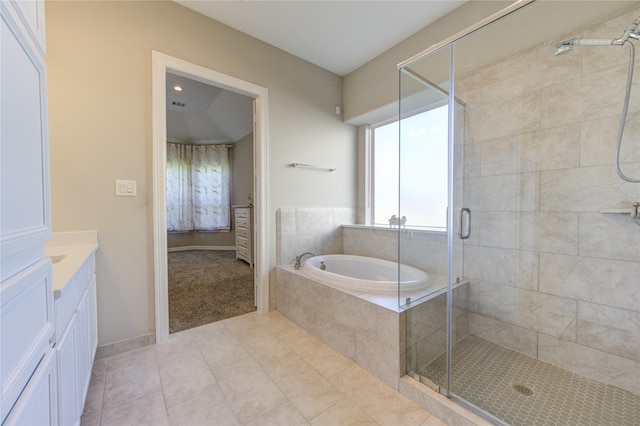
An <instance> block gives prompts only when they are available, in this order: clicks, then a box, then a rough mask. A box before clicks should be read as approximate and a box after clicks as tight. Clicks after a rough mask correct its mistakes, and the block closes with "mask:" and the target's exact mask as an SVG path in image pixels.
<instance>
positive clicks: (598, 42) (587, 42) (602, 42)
mask: <svg viewBox="0 0 640 426" xmlns="http://www.w3.org/2000/svg"><path fill="white" fill-rule="evenodd" d="M615 44H616V43H615V40H611V39H607V38H572V39H571V40H565V41H563V42H560V43H558V44H556V47H555V51H554V53H553V54H554V55H555V56H558V55H562V54H563V53H567V52H570V51H572V50H573V46H613V45H615Z"/></svg>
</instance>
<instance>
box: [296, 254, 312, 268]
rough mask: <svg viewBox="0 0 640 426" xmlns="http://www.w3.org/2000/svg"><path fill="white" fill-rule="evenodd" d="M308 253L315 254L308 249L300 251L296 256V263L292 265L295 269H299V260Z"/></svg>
mask: <svg viewBox="0 0 640 426" xmlns="http://www.w3.org/2000/svg"><path fill="white" fill-rule="evenodd" d="M308 254H309V255H311V256H315V254H313V253H311V252H310V251H306V252H304V253H302V254H301V255H300V256H296V263H295V265H293V267H294V268H296V269H300V262H301V261H302V258H303V257H304V256H306V255H308Z"/></svg>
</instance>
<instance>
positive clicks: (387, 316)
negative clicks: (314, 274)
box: [275, 266, 406, 390]
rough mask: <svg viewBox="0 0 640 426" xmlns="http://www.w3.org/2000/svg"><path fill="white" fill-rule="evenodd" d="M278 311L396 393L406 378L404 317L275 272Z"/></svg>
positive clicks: (295, 273) (289, 271)
mask: <svg viewBox="0 0 640 426" xmlns="http://www.w3.org/2000/svg"><path fill="white" fill-rule="evenodd" d="M275 273H276V282H277V298H278V311H279V312H280V313H281V314H283V315H284V316H286V317H287V318H289V319H290V320H292V321H293V322H295V323H296V324H298V325H299V326H300V327H302V328H304V329H305V330H307V331H309V332H310V333H312V334H313V335H315V336H317V337H318V338H320V339H321V340H322V341H324V342H325V343H327V344H328V345H330V346H332V347H333V348H334V349H336V350H337V351H338V352H340V353H342V354H343V355H345V356H346V357H348V358H349V359H352V360H354V361H355V362H356V363H357V364H358V365H360V366H361V367H363V368H365V369H366V370H368V371H369V372H370V373H372V374H373V375H374V376H376V377H378V378H379V379H381V380H382V381H384V382H385V383H387V384H388V385H389V386H391V387H393V388H394V389H396V390H397V389H398V380H399V379H400V377H402V376H403V375H404V374H405V371H406V367H405V359H406V355H405V346H406V342H405V334H406V332H405V313H397V312H392V311H390V310H388V309H385V308H382V307H380V306H378V305H375V304H373V303H371V302H368V301H365V300H362V299H360V298H358V297H356V296H352V295H350V294H347V293H344V292H343V291H340V290H337V289H334V288H331V287H328V286H326V285H323V284H319V283H316V282H314V281H313V280H310V279H308V278H307V277H305V276H304V275H302V274H301V273H299V272H298V271H295V270H293V268H291V267H280V266H277V267H276V268H275Z"/></svg>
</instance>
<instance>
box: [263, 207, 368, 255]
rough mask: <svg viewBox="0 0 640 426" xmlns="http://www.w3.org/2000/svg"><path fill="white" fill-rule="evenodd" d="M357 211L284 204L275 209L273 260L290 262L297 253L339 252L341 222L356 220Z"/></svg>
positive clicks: (340, 250)
mask: <svg viewBox="0 0 640 426" xmlns="http://www.w3.org/2000/svg"><path fill="white" fill-rule="evenodd" d="M355 220H356V211H355V209H349V208H331V207H283V208H280V209H278V211H277V212H276V263H277V264H278V265H293V263H294V261H295V258H296V256H298V255H300V254H301V253H304V252H307V251H310V252H312V253H315V254H318V255H320V254H340V253H342V229H341V228H340V225H343V224H350V223H355Z"/></svg>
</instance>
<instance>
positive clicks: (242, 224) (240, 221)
mask: <svg viewBox="0 0 640 426" xmlns="http://www.w3.org/2000/svg"><path fill="white" fill-rule="evenodd" d="M236 228H238V229H241V228H244V229H249V219H244V218H238V217H236Z"/></svg>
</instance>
